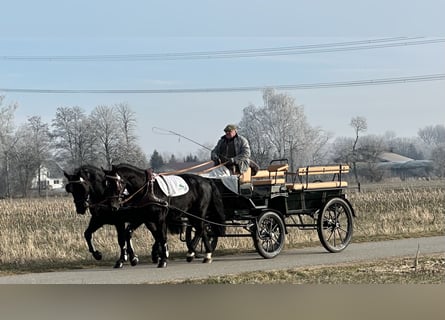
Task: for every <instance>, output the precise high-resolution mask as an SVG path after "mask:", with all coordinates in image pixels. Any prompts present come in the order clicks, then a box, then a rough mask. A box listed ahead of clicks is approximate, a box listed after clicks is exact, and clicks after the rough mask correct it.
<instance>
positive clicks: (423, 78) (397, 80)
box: [0, 73, 445, 94]
mask: <svg viewBox="0 0 445 320" xmlns="http://www.w3.org/2000/svg"><path fill="white" fill-rule="evenodd" d="M442 80H445V73H440V74H430V75H418V76H410V77H395V78H381V79H371V80H354V81H339V82H319V83H308V84H288V85H264V86H244V87H224V88H185V89H180V88H179V89H98V90H93V89H24V88H0V92H5V93H38V94H87V93H88V94H171V93H216V92H247V91H261V90H263V89H265V88H274V89H276V90H307V89H325V88H341V87H358V86H376V85H390V84H397V83H415V82H425V81H442Z"/></svg>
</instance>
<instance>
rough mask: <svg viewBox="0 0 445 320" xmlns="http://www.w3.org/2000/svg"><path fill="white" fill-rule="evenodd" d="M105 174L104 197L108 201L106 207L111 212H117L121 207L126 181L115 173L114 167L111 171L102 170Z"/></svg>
mask: <svg viewBox="0 0 445 320" xmlns="http://www.w3.org/2000/svg"><path fill="white" fill-rule="evenodd" d="M102 171H103V172H104V174H105V186H106V189H105V192H104V196H105V197H106V199H107V200H108V206H109V207H110V209H111V210H113V211H117V210H119V209H120V208H121V206H122V200H123V198H124V196H125V194H126V181H125V179H123V178H122V177H121V176H120V175H119V174H118V172H117V169H116V166H114V165H113V166H112V168H111V170H105V169H102Z"/></svg>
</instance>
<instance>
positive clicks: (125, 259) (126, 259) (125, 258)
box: [122, 254, 128, 262]
mask: <svg viewBox="0 0 445 320" xmlns="http://www.w3.org/2000/svg"><path fill="white" fill-rule="evenodd" d="M122 260H123V261H124V262H127V261H128V254H126V255H124V257H123V259H122Z"/></svg>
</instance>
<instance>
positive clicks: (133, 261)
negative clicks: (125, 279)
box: [130, 257, 139, 267]
mask: <svg viewBox="0 0 445 320" xmlns="http://www.w3.org/2000/svg"><path fill="white" fill-rule="evenodd" d="M138 263H139V258H138V257H134V258H133V259H131V262H130V264H131V266H132V267H134V266H137V265H138Z"/></svg>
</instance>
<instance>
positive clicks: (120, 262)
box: [114, 260, 124, 269]
mask: <svg viewBox="0 0 445 320" xmlns="http://www.w3.org/2000/svg"><path fill="white" fill-rule="evenodd" d="M123 267H124V263H123V262H122V261H121V260H119V261H116V264H115V265H114V269H122V268H123Z"/></svg>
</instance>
